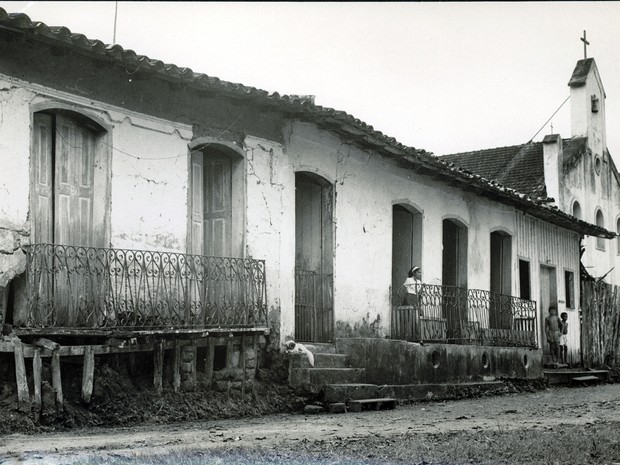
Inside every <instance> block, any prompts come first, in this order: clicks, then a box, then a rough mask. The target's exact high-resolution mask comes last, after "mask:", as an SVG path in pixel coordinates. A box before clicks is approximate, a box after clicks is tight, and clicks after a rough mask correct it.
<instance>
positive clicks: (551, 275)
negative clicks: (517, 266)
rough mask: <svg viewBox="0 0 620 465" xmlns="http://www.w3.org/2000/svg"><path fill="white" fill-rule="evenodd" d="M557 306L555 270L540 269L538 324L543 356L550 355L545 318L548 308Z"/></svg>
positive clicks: (546, 267)
mask: <svg viewBox="0 0 620 465" xmlns="http://www.w3.org/2000/svg"><path fill="white" fill-rule="evenodd" d="M550 305H556V306H557V287H556V282H555V268H551V267H548V266H541V267H540V323H541V335H542V338H541V339H540V340H541V341H542V344H541V345H542V348H543V354H544V355H551V352H550V350H549V344H548V343H547V336H546V335H545V318H547V317H548V316H549V306H550Z"/></svg>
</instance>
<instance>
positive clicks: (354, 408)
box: [347, 397, 396, 412]
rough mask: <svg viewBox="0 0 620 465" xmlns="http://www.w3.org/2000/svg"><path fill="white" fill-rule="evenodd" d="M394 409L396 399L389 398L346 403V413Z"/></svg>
mask: <svg viewBox="0 0 620 465" xmlns="http://www.w3.org/2000/svg"><path fill="white" fill-rule="evenodd" d="M395 408H396V399H392V398H390V397H379V398H373V399H357V400H351V401H349V402H347V411H348V412H361V411H362V410H393V409H395Z"/></svg>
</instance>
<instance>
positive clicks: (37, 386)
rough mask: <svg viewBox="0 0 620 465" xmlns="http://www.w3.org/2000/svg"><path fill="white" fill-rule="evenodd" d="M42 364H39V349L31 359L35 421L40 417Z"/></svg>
mask: <svg viewBox="0 0 620 465" xmlns="http://www.w3.org/2000/svg"><path fill="white" fill-rule="evenodd" d="M42 368H43V363H42V362H41V349H38V350H36V351H35V353H34V357H32V379H33V381H34V383H33V384H34V414H35V421H39V416H40V415H41V406H42V402H41V374H42Z"/></svg>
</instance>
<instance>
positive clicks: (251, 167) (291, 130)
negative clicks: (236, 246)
mask: <svg viewBox="0 0 620 465" xmlns="http://www.w3.org/2000/svg"><path fill="white" fill-rule="evenodd" d="M285 140H286V144H285V147H284V148H283V147H281V146H280V145H278V144H274V143H270V142H269V141H264V140H258V139H255V138H247V139H246V141H245V142H246V146H247V148H248V178H247V183H248V187H247V190H248V211H247V237H246V244H247V247H246V248H247V252H248V254H249V255H252V256H254V257H255V258H262V259H265V260H266V261H267V270H268V273H267V279H268V285H269V287H268V292H269V294H270V295H269V300H270V306H272V308H273V309H277V308H280V309H281V319H280V331H281V337H282V338H285V337H289V336H293V334H294V267H295V263H294V257H295V172H297V171H309V172H312V173H316V174H318V175H320V176H322V177H324V178H325V179H327V180H328V181H329V182H331V183H332V184H333V186H334V191H335V198H336V201H335V208H334V222H335V226H334V228H335V229H334V231H335V247H334V308H335V319H336V321H337V322H344V323H349V324H350V325H352V326H354V325H355V324H358V325H361V324H362V321H363V320H365V321H366V322H367V323H370V322H375V323H376V324H377V327H379V328H380V331H381V334H384V335H385V334H388V332H389V324H390V312H391V304H390V287H391V285H392V283H391V279H392V278H391V273H392V257H391V253H392V252H391V246H392V245H391V244H392V206H393V205H394V204H396V203H407V204H410V205H413V206H415V207H416V208H417V209H419V210H421V211H422V212H423V238H424V239H423V241H424V242H423V258H422V264H421V265H422V268H423V275H424V277H423V279H424V281H425V282H427V283H436V284H440V283H441V276H442V270H441V266H442V264H441V256H442V221H443V219H444V218H457V219H459V220H460V221H462V222H463V223H465V224H466V225H468V228H469V229H468V235H469V240H468V287H469V288H475V289H485V290H488V289H489V287H490V270H489V267H490V234H491V232H492V231H495V230H502V231H505V232H507V233H508V234H511V235H512V236H513V247H512V255H513V270H512V293H513V295H518V291H519V282H518V259H517V257H518V256H519V255H521V256H525V257H527V258H528V259H530V260H531V261H532V262H535V261H536V260H538V255H537V254H536V253H535V248H532V249H531V250H524V249H523V247H525V246H523V247H521V248H520V246H519V245H518V244H519V243H521V242H524V243H527V244H530V243H531V239H530V238H529V237H527V238H524V237H523V236H519V235H518V233H517V230H518V227H519V225H520V221H522V220H521V219H520V218H522V217H523V214H522V213H516V212H515V210H514V208H512V207H508V206H506V205H503V204H501V203H498V202H493V201H492V200H489V199H486V198H482V197H479V196H476V195H474V194H470V193H467V192H464V191H462V190H459V189H455V188H451V187H449V186H447V185H445V184H443V183H440V182H437V181H434V180H432V179H429V178H428V177H422V176H417V175H415V174H414V173H412V172H408V171H405V170H403V169H402V168H398V167H397V166H396V165H395V162H394V161H393V160H388V159H385V158H383V157H381V156H379V155H377V154H374V153H369V152H364V151H362V150H360V149H357V148H355V147H352V146H349V145H346V144H343V143H342V142H341V141H340V139H339V138H337V137H336V136H334V135H331V134H329V133H327V132H325V131H322V130H320V129H318V128H316V127H315V126H314V125H312V124H307V123H293V124H291V125H290V126H289V127H288V129H287V132H286V137H285ZM542 224H544V223H543V222H537V223H535V224H534V225H533V226H532V228H533V229H534V230H536V231H537V230H538V229H540V228H541V225H542ZM550 231H551V230H550ZM553 231H556V232H551V234H552V236H553V234H558V237H560V238H561V239H559V240H561V241H564V240H569V241H572V242H571V244H572V247H573V249H572V252H570V251H565V252H562V253H572V258H571V260H573V262H574V261H575V260H577V261H578V252H577V242H576V241H577V239H576V236H575V235H570V238H567V237H565V236H566V234H567V232H566V231H564V230H561V229H559V228H554V229H553ZM539 234H543V233H542V232H539ZM551 240H554V239H553V237H551ZM537 247H545V244H542V243H541V244H540V245H539V246H537ZM558 253H559V252H558ZM524 254H525V255H524ZM573 262H571V263H572V266H573V268H572V269H573V270H574V271H575V272H576V273H578V267H576V266H575V265H574V263H573ZM562 266H563V265H562ZM536 276H537V275H533V276H532V280H533V281H535V279H536ZM558 276H559V274H558ZM562 276H563V275H562ZM403 280H404V277H403ZM558 290H560V284H558ZM532 292H533V295H534V296H536V294H535V293H539V289H538V287H536V288H534V286H533V289H532ZM577 298H578V296H577Z"/></svg>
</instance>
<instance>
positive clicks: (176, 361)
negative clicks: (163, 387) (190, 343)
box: [172, 340, 181, 392]
mask: <svg viewBox="0 0 620 465" xmlns="http://www.w3.org/2000/svg"><path fill="white" fill-rule="evenodd" d="M174 342H175V344H174V349H173V350H174V358H173V361H172V388H173V389H174V392H179V391H180V389H181V346H180V345H179V344H178V341H176V340H175V341H174Z"/></svg>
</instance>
